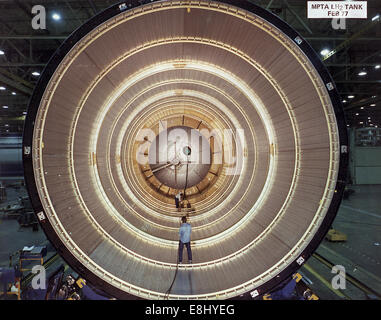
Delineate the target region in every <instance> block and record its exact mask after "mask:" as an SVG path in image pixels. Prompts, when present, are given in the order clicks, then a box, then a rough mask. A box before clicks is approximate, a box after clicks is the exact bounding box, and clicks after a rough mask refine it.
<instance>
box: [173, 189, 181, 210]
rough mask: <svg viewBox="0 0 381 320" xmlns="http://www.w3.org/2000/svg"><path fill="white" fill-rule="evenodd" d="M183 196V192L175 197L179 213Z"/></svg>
mask: <svg viewBox="0 0 381 320" xmlns="http://www.w3.org/2000/svg"><path fill="white" fill-rule="evenodd" d="M181 196H182V193H181V192H178V193H177V194H176V195H175V204H176V208H177V209H178V211H180V210H181V209H180V202H181Z"/></svg>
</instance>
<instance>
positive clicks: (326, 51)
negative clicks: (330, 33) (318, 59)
mask: <svg viewBox="0 0 381 320" xmlns="http://www.w3.org/2000/svg"><path fill="white" fill-rule="evenodd" d="M328 53H329V50H328V49H323V50H322V51H320V54H321V55H322V56H326V55H327V54H328Z"/></svg>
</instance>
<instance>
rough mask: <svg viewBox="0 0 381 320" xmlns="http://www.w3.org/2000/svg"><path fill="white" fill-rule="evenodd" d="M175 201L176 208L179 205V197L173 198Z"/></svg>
mask: <svg viewBox="0 0 381 320" xmlns="http://www.w3.org/2000/svg"><path fill="white" fill-rule="evenodd" d="M175 203H176V208H178V207H179V204H180V201H179V199H177V198H175Z"/></svg>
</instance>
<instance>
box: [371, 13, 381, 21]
mask: <svg viewBox="0 0 381 320" xmlns="http://www.w3.org/2000/svg"><path fill="white" fill-rule="evenodd" d="M379 18H380V15H379V14H378V15H376V16H374V17H373V18H372V21H376V20H378V19H379Z"/></svg>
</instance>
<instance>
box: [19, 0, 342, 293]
mask: <svg viewBox="0 0 381 320" xmlns="http://www.w3.org/2000/svg"><path fill="white" fill-rule="evenodd" d="M158 1H159V0H152V1H150V0H140V1H138V0H131V1H122V2H120V3H118V4H115V5H113V6H111V7H109V8H107V9H106V10H104V11H102V12H101V13H99V14H98V15H96V16H94V17H93V18H91V19H90V20H88V21H87V22H86V23H85V24H83V25H82V26H81V27H79V28H78V29H77V30H75V31H74V32H73V33H72V34H71V35H70V36H69V37H68V38H67V39H66V40H65V41H64V42H63V43H62V45H61V46H60V47H59V48H58V49H57V51H56V52H55V53H54V54H53V56H52V57H51V59H50V60H49V62H48V64H47V65H46V67H45V69H44V70H43V72H42V75H41V76H40V79H39V81H38V83H37V85H36V87H35V89H34V91H33V95H32V97H31V99H30V102H29V107H28V112H27V116H26V119H25V124H24V134H23V165H24V175H25V183H26V187H27V190H28V193H29V198H30V200H31V203H32V206H33V209H34V211H35V213H36V214H37V213H39V212H43V206H42V204H41V201H40V198H39V195H38V191H37V186H36V182H35V178H34V172H33V162H32V155H31V150H32V141H33V129H34V122H35V119H36V116H37V111H38V108H39V105H40V101H41V99H42V96H43V94H44V91H45V88H46V86H47V84H48V82H49V80H50V79H51V77H52V76H53V74H54V72H55V70H56V69H57V67H58V65H59V64H60V62H61V61H62V60H63V59H64V57H65V56H66V54H67V53H68V52H69V51H70V50H71V48H72V47H73V46H74V45H75V44H76V43H77V42H78V41H79V40H80V39H81V38H83V37H84V36H85V35H87V34H88V33H89V32H91V30H93V29H94V28H96V27H98V26H99V25H100V24H102V23H103V22H105V21H106V20H108V19H111V18H113V17H114V16H116V15H118V14H120V13H121V12H122V11H124V10H121V9H120V8H119V6H120V5H121V4H126V10H128V9H132V8H136V7H138V6H140V5H143V4H145V3H152V2H158ZM219 2H222V3H225V4H229V5H232V6H236V7H240V8H242V9H245V10H247V11H250V12H251V13H253V14H255V15H257V16H259V17H261V18H263V19H264V20H266V21H268V22H269V23H271V24H272V25H274V26H275V27H276V28H278V29H279V30H281V31H282V32H283V33H284V34H286V35H287V36H288V37H289V38H291V39H293V40H294V41H295V39H300V41H301V42H299V43H298V44H299V47H300V49H301V50H302V51H303V52H304V54H305V55H306V56H307V57H308V59H309V60H310V61H311V63H312V64H313V65H314V67H315V69H316V70H317V72H318V73H319V75H320V77H321V78H322V80H323V82H324V83H325V84H329V83H330V84H331V85H332V88H331V90H329V91H328V92H329V95H330V98H331V101H332V104H333V107H334V111H335V115H336V119H337V125H338V131H339V139H340V141H339V142H340V148H342V147H343V146H344V147H345V148H346V151H345V150H344V152H340V167H339V173H338V179H337V183H336V192H335V193H334V195H333V198H332V201H331V204H330V207H329V209H328V212H327V214H326V216H325V218H324V220H323V223H322V225H321V227H320V228H319V229H318V231H317V232H316V234H315V236H314V237H313V239H312V240H311V241H310V243H309V244H308V246H307V247H306V248H305V250H304V251H303V252H302V254H301V256H302V257H303V259H304V261H303V262H305V261H306V260H307V259H308V258H309V257H310V256H311V255H312V253H313V252H314V251H315V250H316V249H317V247H318V245H319V244H320V242H321V241H322V240H323V239H324V236H325V235H326V233H327V232H328V230H329V228H330V226H331V224H332V222H333V220H334V218H335V216H336V213H337V211H338V209H339V206H340V203H341V199H342V196H343V192H344V188H345V184H346V178H347V169H348V136H347V129H346V123H345V117H344V112H343V107H342V103H341V99H340V96H339V94H338V91H337V89H336V86H335V84H334V82H333V79H332V77H331V76H330V74H329V72H328V70H327V68H326V67H325V66H324V64H323V62H322V61H321V60H320V58H319V56H318V55H317V54H316V52H315V51H314V50H313V49H312V47H311V46H310V45H309V44H308V43H307V42H306V41H305V40H304V39H303V38H302V36H301V35H300V34H298V33H297V32H296V31H295V30H294V29H293V28H291V27H290V26H289V25H288V24H287V23H286V22H284V21H283V20H281V19H280V18H278V17H277V16H276V15H274V14H272V13H271V12H269V11H267V10H266V9H264V8H261V7H259V6H258V5H255V4H253V3H251V2H248V1H245V0H220V1H219ZM28 151H29V152H28ZM40 224H41V227H42V229H43V230H44V232H45V234H46V236H47V237H48V239H49V240H50V242H51V243H52V244H53V245H54V246H55V248H56V250H57V252H58V253H59V254H60V256H61V257H62V258H64V260H65V261H66V262H67V263H68V264H69V265H70V267H71V268H72V269H73V270H75V271H76V272H77V273H78V274H81V275H82V276H83V277H84V278H85V279H86V280H87V281H88V282H90V283H91V284H92V285H94V286H96V287H100V288H102V290H104V291H105V292H107V293H108V294H110V295H112V296H114V297H116V298H119V299H124V300H127V299H140V298H138V297H136V296H134V295H131V294H128V293H126V292H124V291H122V290H120V289H118V288H116V287H114V286H112V285H110V284H109V283H107V282H106V281H104V280H102V279H101V278H99V277H98V276H96V275H95V274H94V273H92V272H91V271H90V270H88V269H87V268H86V267H85V266H84V265H83V264H82V263H80V262H79V261H78V260H77V259H76V258H75V257H74V255H73V254H72V253H71V252H70V251H69V250H68V249H67V248H66V246H65V245H64V244H63V242H62V241H61V240H60V238H59V237H58V236H57V234H56V233H55V231H54V229H53V227H52V226H51V225H50V223H49V222H48V220H47V219H44V220H42V221H40ZM302 264H303V263H302ZM300 267H301V265H300V264H299V263H297V262H296V261H294V262H293V263H291V264H290V265H289V266H288V267H287V268H286V269H285V270H283V271H282V272H281V273H280V274H279V277H275V278H273V279H271V280H269V281H268V282H266V283H264V284H263V285H261V286H260V287H258V288H256V289H255V290H257V293H258V295H257V296H252V294H251V293H252V292H253V291H254V290H251V291H250V292H247V293H245V294H242V295H240V296H239V297H236V298H235V299H253V298H254V299H258V298H259V297H261V296H262V295H263V294H266V293H268V292H269V291H271V290H272V289H273V288H275V287H276V286H277V285H279V284H280V283H282V282H283V281H284V280H285V279H287V278H288V277H290V276H291V275H292V274H293V273H295V272H296V271H297V270H298V269H299V268H300Z"/></svg>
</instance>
